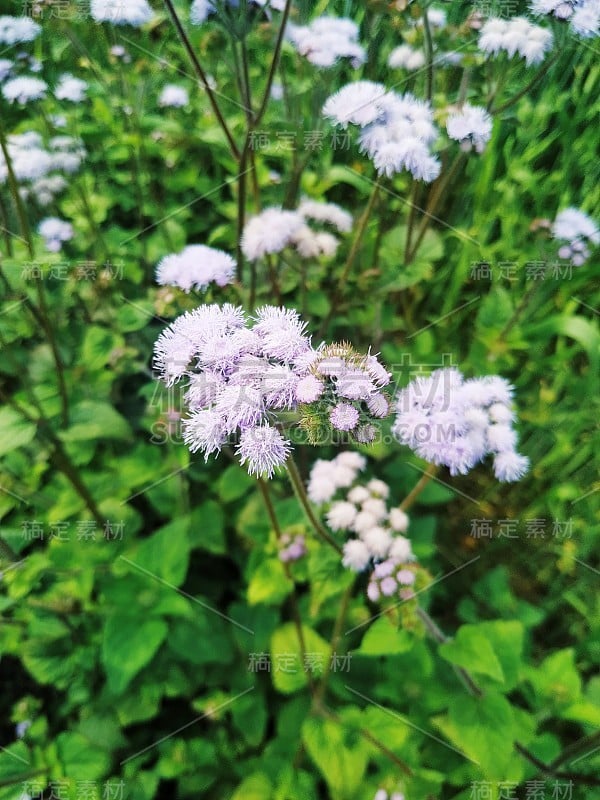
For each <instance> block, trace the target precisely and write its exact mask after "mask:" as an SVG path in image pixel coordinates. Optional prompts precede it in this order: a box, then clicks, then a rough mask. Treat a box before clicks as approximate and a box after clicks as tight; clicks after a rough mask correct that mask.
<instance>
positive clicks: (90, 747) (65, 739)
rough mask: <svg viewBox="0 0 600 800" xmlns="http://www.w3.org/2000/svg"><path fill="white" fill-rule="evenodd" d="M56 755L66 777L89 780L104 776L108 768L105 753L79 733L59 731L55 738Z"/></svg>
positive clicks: (107, 759)
mask: <svg viewBox="0 0 600 800" xmlns="http://www.w3.org/2000/svg"><path fill="white" fill-rule="evenodd" d="M56 746H57V749H58V756H59V758H60V760H61V762H62V764H63V768H64V772H65V775H66V776H67V778H70V779H71V780H73V781H77V780H82V781H91V780H97V779H98V778H102V777H104V775H106V773H107V772H108V770H109V769H110V758H109V757H108V755H107V753H105V752H103V751H102V750H101V749H100V748H99V747H96V746H95V743H94V741H93V740H90V739H88V738H87V737H86V736H82V734H80V733H71V732H69V733H61V734H59V736H58V737H57V739H56Z"/></svg>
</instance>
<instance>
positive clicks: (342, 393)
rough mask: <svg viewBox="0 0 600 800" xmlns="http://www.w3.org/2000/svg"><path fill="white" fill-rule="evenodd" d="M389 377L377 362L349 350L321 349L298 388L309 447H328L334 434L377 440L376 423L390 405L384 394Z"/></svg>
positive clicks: (365, 441) (340, 346)
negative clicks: (322, 445)
mask: <svg viewBox="0 0 600 800" xmlns="http://www.w3.org/2000/svg"><path fill="white" fill-rule="evenodd" d="M390 379H391V374H390V373H389V372H388V371H387V370H386V369H385V367H383V366H382V364H381V363H380V362H379V361H378V360H377V357H376V356H374V355H371V354H370V353H369V354H367V355H364V354H361V353H358V352H357V351H356V350H355V349H354V348H353V347H352V345H350V344H347V343H345V342H342V343H340V344H330V345H325V346H324V347H321V348H320V349H319V350H318V351H317V353H316V356H315V358H313V359H312V361H311V364H310V368H309V374H308V375H307V376H306V377H304V378H303V379H302V380H301V381H300V383H299V384H298V386H297V389H296V397H297V399H298V402H299V403H300V406H299V411H300V427H301V428H302V429H303V430H304V431H305V432H306V434H307V437H308V441H309V443H310V444H322V443H323V442H324V441H329V440H330V438H331V433H332V431H338V432H342V433H344V434H348V437H349V439H350V440H353V441H355V442H358V443H361V444H369V443H371V442H372V441H373V440H374V439H375V437H376V436H377V430H378V428H377V426H376V424H375V421H376V420H378V419H381V418H383V417H386V416H387V415H388V413H389V409H390V401H389V399H388V397H387V395H386V394H385V392H384V391H383V389H384V387H385V386H387V385H388V384H389V382H390Z"/></svg>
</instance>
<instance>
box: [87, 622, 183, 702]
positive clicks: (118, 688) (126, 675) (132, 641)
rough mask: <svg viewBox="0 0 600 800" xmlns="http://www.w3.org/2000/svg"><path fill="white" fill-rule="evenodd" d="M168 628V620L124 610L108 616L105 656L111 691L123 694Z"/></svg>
mask: <svg viewBox="0 0 600 800" xmlns="http://www.w3.org/2000/svg"><path fill="white" fill-rule="evenodd" d="M168 630H169V629H168V626H167V624H166V622H163V620H160V619H146V620H141V619H140V618H139V617H136V616H131V617H128V616H123V614H122V613H117V614H113V615H112V616H110V617H109V618H108V619H107V621H106V625H105V628H104V639H103V641H102V654H101V658H102V663H103V665H104V668H105V670H106V676H107V678H108V686H109V689H110V691H111V692H113V693H114V694H121V693H122V692H124V691H125V689H126V688H127V687H128V686H129V684H130V682H131V680H132V679H133V678H134V677H135V676H136V675H137V674H138V672H139V671H140V670H141V669H142V668H143V667H145V666H146V664H148V663H149V662H150V661H151V660H152V658H153V657H154V655H155V653H156V651H157V650H158V648H159V647H160V645H161V644H162V642H163V641H164V640H165V638H166V636H167V633H168Z"/></svg>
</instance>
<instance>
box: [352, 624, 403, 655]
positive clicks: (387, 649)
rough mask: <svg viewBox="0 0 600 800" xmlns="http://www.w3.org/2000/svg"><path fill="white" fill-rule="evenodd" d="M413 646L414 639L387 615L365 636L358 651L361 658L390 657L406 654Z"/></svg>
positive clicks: (370, 628) (372, 626)
mask: <svg viewBox="0 0 600 800" xmlns="http://www.w3.org/2000/svg"><path fill="white" fill-rule="evenodd" d="M412 646H413V637H412V636H411V635H410V634H409V633H408V631H405V630H398V629H397V628H396V627H395V626H394V625H393V624H392V622H391V621H390V619H389V617H386V616H385V615H384V616H382V617H379V619H378V620H376V621H375V622H374V623H373V624H372V625H371V626H370V627H369V629H368V630H367V632H366V634H365V635H364V636H363V639H362V642H361V643H360V647H359V648H358V650H357V651H356V654H357V655H361V656H388V655H397V654H398V653H405V652H406V651H407V650H410V649H411V647H412Z"/></svg>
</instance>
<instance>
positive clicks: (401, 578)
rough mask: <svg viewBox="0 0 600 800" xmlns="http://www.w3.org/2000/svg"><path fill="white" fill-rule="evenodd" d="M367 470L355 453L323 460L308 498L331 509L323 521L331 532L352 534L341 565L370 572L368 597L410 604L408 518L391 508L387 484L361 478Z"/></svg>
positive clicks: (312, 475)
mask: <svg viewBox="0 0 600 800" xmlns="http://www.w3.org/2000/svg"><path fill="white" fill-rule="evenodd" d="M366 465H367V461H366V459H365V457H364V456H362V455H360V454H359V453H352V452H344V453H340V454H339V455H338V456H336V457H335V458H334V459H332V460H331V461H324V460H322V459H319V460H318V461H316V462H315V464H314V465H313V468H312V470H311V473H310V478H309V482H308V487H307V491H308V496H309V498H310V499H311V500H312V501H313V502H314V503H315V504H317V505H319V506H322V507H323V508H326V509H327V510H326V514H325V518H326V520H327V524H328V525H329V527H330V528H331V530H332V531H336V532H344V533H347V534H350V535H352V534H354V536H353V537H352V538H349V539H347V541H346V542H345V543H344V546H343V556H342V563H343V565H344V566H345V567H347V568H348V569H350V570H352V571H353V572H362V571H364V570H366V569H367V568H369V567H370V568H371V576H370V579H369V584H368V588H367V594H368V596H369V598H370V599H371V600H372V601H373V602H376V601H377V600H379V599H380V598H381V597H391V596H393V595H396V596H399V597H402V598H404V599H407V598H408V597H409V596H410V595H409V592H412V590H411V589H410V587H411V586H412V584H413V583H414V581H415V570H414V561H415V556H414V554H413V552H412V547H411V543H410V541H409V539H407V538H406V536H403V534H404V533H406V531H407V529H408V524H409V519H408V515H407V514H406V513H405V512H404V511H403V510H402V508H400V507H393V508H389V507H388V499H389V494H390V487H389V486H388V485H387V483H385V482H384V481H381V480H378V479H372V480H369V481H365V480H364V478H362V476H361V473H362V472H363V471H364V469H365V467H366ZM342 492H343V495H342V497H341V498H340V494H341V493H342ZM336 496H337V497H338V498H339V499H335V498H336Z"/></svg>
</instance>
